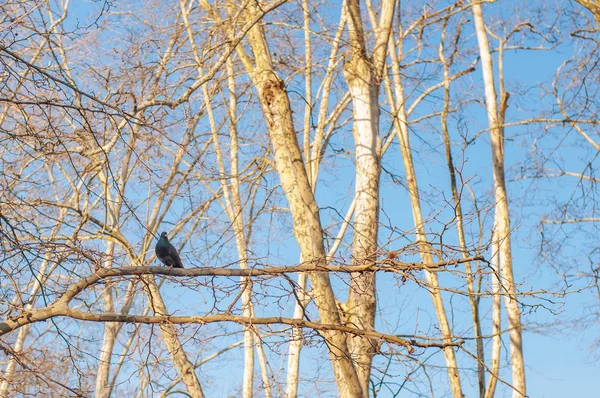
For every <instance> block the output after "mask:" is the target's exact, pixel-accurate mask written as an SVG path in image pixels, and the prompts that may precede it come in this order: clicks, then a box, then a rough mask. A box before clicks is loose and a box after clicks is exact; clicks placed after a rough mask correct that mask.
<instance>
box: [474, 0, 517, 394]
mask: <svg viewBox="0 0 600 398" xmlns="http://www.w3.org/2000/svg"><path fill="white" fill-rule="evenodd" d="M472 10H473V17H474V22H475V31H476V33H477V41H478V43H479V53H480V55H481V68H482V73H483V84H484V89H485V100H486V101H485V103H486V109H487V115H488V122H489V126H490V141H491V148H492V167H493V174H494V195H495V199H496V204H495V211H496V215H495V220H496V223H495V224H496V225H495V228H496V229H495V231H494V232H495V233H496V234H497V235H496V240H497V244H498V253H499V269H500V278H501V281H502V287H503V290H504V291H505V296H504V302H505V306H506V314H507V318H508V328H509V336H510V365H511V369H512V386H513V397H515V398H519V397H524V396H526V386H525V364H524V362H523V340H522V333H521V311H520V309H519V303H518V302H517V298H516V295H515V281H514V276H513V268H512V254H511V243H510V219H509V212H508V196H507V192H506V182H505V177H504V133H503V128H502V124H503V123H504V120H501V119H503V117H501V116H502V114H503V113H504V111H503V110H502V109H500V110H499V109H498V104H497V101H496V88H495V83H494V71H493V66H492V56H491V53H490V49H489V43H488V38H487V33H486V27H485V22H484V19H483V11H482V8H481V4H479V3H473V4H472ZM502 94H503V95H502V101H501V102H502V103H501V104H500V106H501V107H502V108H505V106H506V104H505V102H506V100H507V97H506V96H505V94H504V93H502Z"/></svg>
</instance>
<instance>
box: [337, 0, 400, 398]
mask: <svg viewBox="0 0 600 398" xmlns="http://www.w3.org/2000/svg"><path fill="white" fill-rule="evenodd" d="M347 7H348V16H349V17H348V26H349V33H350V43H351V46H352V59H351V60H350V61H348V62H347V63H346V65H345V67H344V77H345V79H346V82H347V83H348V88H349V90H350V95H351V97H352V105H353V108H352V110H353V120H354V126H353V130H352V131H353V135H354V156H355V159H356V162H355V163H356V171H355V188H354V189H355V194H354V199H355V201H356V208H355V211H354V240H353V244H352V257H353V263H354V264H365V263H374V262H375V261H376V259H377V249H378V245H377V236H378V231H379V175H380V172H381V139H380V138H379V85H380V82H381V73H382V68H383V65H384V63H385V57H386V54H387V44H388V41H389V37H390V31H391V26H392V21H393V16H394V7H395V1H393V0H386V1H383V3H382V10H381V21H380V23H379V26H378V27H377V30H376V32H377V40H376V43H375V51H374V53H373V57H372V60H371V59H369V58H368V57H367V50H366V47H365V37H364V33H363V32H364V29H363V23H362V20H361V15H360V6H359V2H358V0H348V1H347ZM376 309H377V304H376V286H375V274H374V273H364V272H363V273H355V274H352V275H351V277H350V292H349V295H348V301H347V302H346V305H345V310H346V312H347V314H346V315H345V316H346V321H347V322H349V323H350V324H352V325H356V326H358V327H360V328H361V329H365V330H373V329H374V327H375V313H376ZM348 346H349V347H348V348H349V350H350V355H351V356H352V358H354V359H355V361H356V362H355V367H356V373H357V374H358V378H359V380H360V384H361V387H362V392H363V395H364V396H368V395H369V394H368V387H369V378H370V375H371V362H372V360H373V355H374V353H375V348H376V343H375V342H373V341H370V340H369V339H365V338H364V337H362V336H349V337H348Z"/></svg>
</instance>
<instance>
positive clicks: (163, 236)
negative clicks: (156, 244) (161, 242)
mask: <svg viewBox="0 0 600 398" xmlns="http://www.w3.org/2000/svg"><path fill="white" fill-rule="evenodd" d="M160 237H161V239H162V238H165V239H167V240H168V239H169V237H168V236H167V233H166V232H163V233H161V234H160Z"/></svg>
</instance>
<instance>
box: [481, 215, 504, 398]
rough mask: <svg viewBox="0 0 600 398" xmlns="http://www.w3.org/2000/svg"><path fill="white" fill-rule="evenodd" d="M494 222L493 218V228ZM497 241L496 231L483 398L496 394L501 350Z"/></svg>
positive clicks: (500, 299) (491, 397)
mask: <svg viewBox="0 0 600 398" xmlns="http://www.w3.org/2000/svg"><path fill="white" fill-rule="evenodd" d="M495 225H496V220H495V218H494V226H495ZM499 257H500V253H499V252H498V239H497V238H496V230H495V228H494V231H493V232H492V258H491V259H490V266H491V269H492V295H493V296H492V353H491V356H490V379H489V380H488V384H487V387H486V390H485V398H493V397H494V395H495V393H496V385H497V384H498V372H499V370H500V350H501V348H502V335H501V334H500V333H501V320H502V318H501V311H502V308H501V306H502V297H501V291H500V289H501V280H500V269H499V264H498V263H499Z"/></svg>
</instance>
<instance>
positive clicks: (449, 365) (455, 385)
mask: <svg viewBox="0 0 600 398" xmlns="http://www.w3.org/2000/svg"><path fill="white" fill-rule="evenodd" d="M398 52H399V54H400V55H402V39H401V40H399V47H398ZM390 56H391V63H392V73H393V89H394V90H393V91H394V97H395V98H393V97H392V92H391V91H392V90H391V88H389V89H388V98H389V100H390V103H392V104H394V105H393V106H394V108H393V109H395V111H396V112H397V118H396V119H395V121H394V129H395V132H396V135H397V137H398V141H399V144H400V151H401V153H402V161H403V163H404V170H405V172H406V183H407V186H408V193H409V197H410V202H411V207H412V214H413V220H414V224H415V235H416V241H417V243H418V244H419V251H420V255H421V259H422V261H423V263H424V264H425V265H431V264H433V258H432V255H431V246H430V244H429V243H428V242H427V236H426V234H425V227H424V225H423V216H422V212H421V201H420V197H419V189H418V184H417V176H416V173H415V168H414V163H413V158H412V150H411V146H410V140H409V134H408V124H407V112H406V108H405V101H406V100H405V96H404V87H403V84H402V81H401V78H400V77H401V72H400V67H399V59H398V56H397V55H396V49H395V48H394V47H393V46H390ZM424 272H425V279H426V281H427V284H428V285H429V287H430V288H429V293H430V296H431V300H432V303H433V307H434V309H435V313H436V315H437V318H438V322H439V327H440V332H441V334H442V338H443V340H444V342H445V343H451V342H452V330H451V328H450V322H449V321H448V315H447V313H446V309H445V308H444V300H443V298H442V295H441V292H440V290H439V281H438V277H437V275H436V274H435V272H430V271H428V270H425V271H424ZM444 357H445V359H446V370H447V372H448V379H449V381H450V387H451V389H452V395H453V397H454V398H462V397H463V393H462V386H461V382H460V375H459V372H458V365H457V362H456V355H455V353H454V350H453V348H452V347H450V346H447V347H445V348H444Z"/></svg>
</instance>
